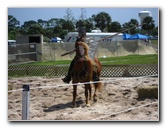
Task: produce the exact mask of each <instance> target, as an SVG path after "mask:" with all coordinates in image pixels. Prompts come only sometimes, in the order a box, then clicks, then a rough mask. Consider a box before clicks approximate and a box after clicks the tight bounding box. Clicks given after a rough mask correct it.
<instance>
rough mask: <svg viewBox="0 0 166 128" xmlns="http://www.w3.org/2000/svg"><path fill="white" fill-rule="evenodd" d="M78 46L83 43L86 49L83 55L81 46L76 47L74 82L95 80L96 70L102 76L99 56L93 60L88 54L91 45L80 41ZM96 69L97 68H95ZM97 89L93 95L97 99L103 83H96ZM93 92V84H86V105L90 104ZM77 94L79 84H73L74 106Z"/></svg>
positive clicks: (73, 71)
mask: <svg viewBox="0 0 166 128" xmlns="http://www.w3.org/2000/svg"><path fill="white" fill-rule="evenodd" d="M77 44H78V46H79V45H82V46H83V49H84V55H83V56H82V55H81V53H80V49H79V47H76V57H77V61H76V62H75V64H74V67H73V70H72V83H79V82H90V81H93V72H94V71H96V72H97V75H98V77H99V76H100V72H101V63H100V61H99V60H98V59H97V58H94V60H91V59H90V57H89V55H88V50H89V47H88V45H87V44H86V43H85V42H78V43H77ZM95 69H96V70H95ZM94 87H95V91H94V95H93V99H94V100H95V101H97V92H98V91H99V90H100V89H101V87H102V84H101V83H100V82H99V83H95V84H94ZM91 93H92V86H91V84H85V97H86V106H90V101H89V100H91V99H92V97H91ZM76 95H77V86H75V85H74V86H73V106H74V107H75V106H76Z"/></svg>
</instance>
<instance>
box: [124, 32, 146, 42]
mask: <svg viewBox="0 0 166 128" xmlns="http://www.w3.org/2000/svg"><path fill="white" fill-rule="evenodd" d="M123 39H124V40H138V39H142V40H147V39H149V36H146V35H142V34H135V35H130V34H127V33H124V34H123Z"/></svg>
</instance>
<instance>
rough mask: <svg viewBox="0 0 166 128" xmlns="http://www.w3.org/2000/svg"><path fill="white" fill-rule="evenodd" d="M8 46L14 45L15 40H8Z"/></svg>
mask: <svg viewBox="0 0 166 128" xmlns="http://www.w3.org/2000/svg"><path fill="white" fill-rule="evenodd" d="M8 46H12V47H16V40H8Z"/></svg>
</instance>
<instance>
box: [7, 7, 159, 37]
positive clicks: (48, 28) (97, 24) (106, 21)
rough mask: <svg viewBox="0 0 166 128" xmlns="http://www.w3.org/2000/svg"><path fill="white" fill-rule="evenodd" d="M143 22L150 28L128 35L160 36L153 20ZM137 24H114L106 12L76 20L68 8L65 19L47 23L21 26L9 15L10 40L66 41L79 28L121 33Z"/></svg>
mask: <svg viewBox="0 0 166 128" xmlns="http://www.w3.org/2000/svg"><path fill="white" fill-rule="evenodd" d="M85 17H86V16H85ZM143 22H144V23H147V24H148V26H147V25H146V26H143V29H141V30H139V29H137V28H135V29H131V30H129V31H127V32H126V33H130V34H135V33H138V32H139V33H142V34H146V31H148V33H151V34H152V35H156V36H157V35H158V26H157V27H156V28H154V21H153V19H150V18H145V20H144V21H143ZM137 24H138V21H137V20H136V19H131V20H130V21H129V22H126V23H124V24H123V25H121V24H120V23H119V22H118V21H113V22H112V18H111V15H109V14H108V13H106V12H99V13H98V14H93V15H92V16H91V17H89V18H87V19H84V18H82V19H81V20H80V19H79V20H75V19H74V16H73V13H72V11H71V9H69V8H68V9H67V10H66V15H65V16H64V19H62V18H51V19H49V20H47V21H46V20H42V19H38V20H37V21H34V20H29V21H25V22H24V24H23V25H20V21H18V20H17V19H16V18H15V17H14V16H12V15H8V39H16V37H17V36H18V35H22V34H43V36H44V37H47V38H49V39H51V38H52V37H61V38H62V39H64V37H65V35H66V34H67V33H68V32H73V31H77V27H79V26H85V27H86V31H87V32H90V31H91V30H93V29H101V31H102V32H120V31H121V30H125V29H128V28H131V27H133V26H135V25H137Z"/></svg>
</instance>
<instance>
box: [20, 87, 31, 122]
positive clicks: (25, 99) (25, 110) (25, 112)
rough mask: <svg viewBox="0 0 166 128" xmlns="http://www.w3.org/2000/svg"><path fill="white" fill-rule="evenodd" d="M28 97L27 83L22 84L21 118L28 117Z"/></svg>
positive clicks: (25, 118)
mask: <svg viewBox="0 0 166 128" xmlns="http://www.w3.org/2000/svg"><path fill="white" fill-rule="evenodd" d="M29 97H30V88H29V85H23V91H22V120H28V119H29Z"/></svg>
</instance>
